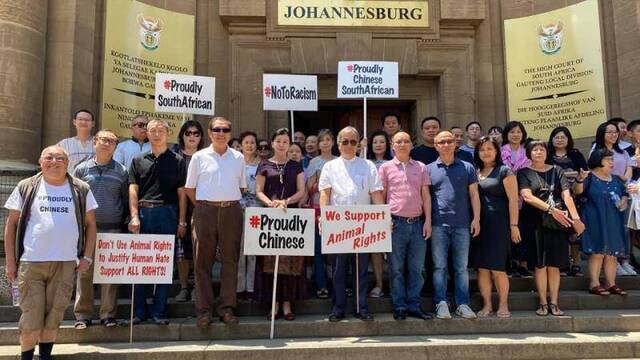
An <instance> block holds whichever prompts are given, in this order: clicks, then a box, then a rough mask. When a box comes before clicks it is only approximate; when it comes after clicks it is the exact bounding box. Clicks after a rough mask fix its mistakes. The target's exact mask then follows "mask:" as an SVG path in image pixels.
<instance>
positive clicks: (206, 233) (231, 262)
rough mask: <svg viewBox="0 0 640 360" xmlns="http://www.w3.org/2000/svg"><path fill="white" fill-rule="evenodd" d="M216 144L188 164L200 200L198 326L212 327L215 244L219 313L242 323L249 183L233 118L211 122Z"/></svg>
mask: <svg viewBox="0 0 640 360" xmlns="http://www.w3.org/2000/svg"><path fill="white" fill-rule="evenodd" d="M208 133H209V139H210V140H211V146H209V147H207V148H204V149H202V150H200V151H198V152H196V153H195V154H194V155H193V157H192V158H191V162H190V163H189V171H188V174H187V182H186V185H185V188H186V194H187V196H188V197H189V199H190V200H191V202H192V203H194V204H195V209H194V212H193V218H194V224H195V230H196V234H197V235H198V236H197V238H196V239H194V244H193V247H194V258H195V259H194V273H195V280H196V293H197V294H198V296H197V297H196V316H197V325H198V327H201V328H204V327H208V326H209V324H210V323H211V318H212V316H213V314H214V307H213V304H214V295H213V287H212V286H211V268H212V267H213V264H214V261H215V256H216V248H217V247H219V248H220V253H221V257H222V258H221V259H220V260H221V262H222V270H221V275H220V302H219V305H218V308H217V309H216V312H217V314H218V316H219V317H220V320H221V321H222V322H224V323H225V324H227V325H230V324H237V323H238V318H237V317H236V316H235V315H234V314H233V311H234V309H235V308H236V285H237V281H238V277H237V273H238V258H239V255H240V237H241V235H242V219H243V216H242V208H241V207H240V198H241V197H242V193H243V192H244V190H245V188H246V187H247V182H246V178H245V174H244V172H245V162H244V156H243V155H242V153H240V152H238V151H236V150H234V149H232V148H230V147H229V146H228V145H227V143H228V142H229V138H230V137H231V122H230V121H229V120H227V119H226V118H224V117H220V116H217V117H214V118H213V119H211V121H210V122H209V131H208Z"/></svg>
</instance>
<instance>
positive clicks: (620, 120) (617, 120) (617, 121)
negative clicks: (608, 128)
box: [609, 117, 627, 126]
mask: <svg viewBox="0 0 640 360" xmlns="http://www.w3.org/2000/svg"><path fill="white" fill-rule="evenodd" d="M609 122H610V123H612V124H614V125H615V126H618V124H620V123H625V124H626V123H627V120H625V119H623V118H621V117H612V118H611V119H609Z"/></svg>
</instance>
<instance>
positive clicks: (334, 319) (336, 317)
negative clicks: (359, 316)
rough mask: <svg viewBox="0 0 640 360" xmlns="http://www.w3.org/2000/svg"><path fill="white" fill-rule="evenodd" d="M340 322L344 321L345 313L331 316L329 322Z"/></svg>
mask: <svg viewBox="0 0 640 360" xmlns="http://www.w3.org/2000/svg"><path fill="white" fill-rule="evenodd" d="M340 320H344V313H343V314H333V313H332V314H329V322H338V321H340Z"/></svg>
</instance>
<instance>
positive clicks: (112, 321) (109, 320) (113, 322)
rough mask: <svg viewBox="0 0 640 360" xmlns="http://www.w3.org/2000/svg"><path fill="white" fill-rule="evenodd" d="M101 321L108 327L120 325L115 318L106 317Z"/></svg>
mask: <svg viewBox="0 0 640 360" xmlns="http://www.w3.org/2000/svg"><path fill="white" fill-rule="evenodd" d="M100 323H101V324H102V325H104V326H106V327H114V326H116V325H118V322H117V321H116V319H114V318H105V319H102V320H100Z"/></svg>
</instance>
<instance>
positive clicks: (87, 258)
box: [82, 256, 93, 265]
mask: <svg viewBox="0 0 640 360" xmlns="http://www.w3.org/2000/svg"><path fill="white" fill-rule="evenodd" d="M82 259H83V260H86V261H87V262H88V263H89V265H91V264H93V259H92V258H90V257H88V256H83V257H82Z"/></svg>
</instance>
